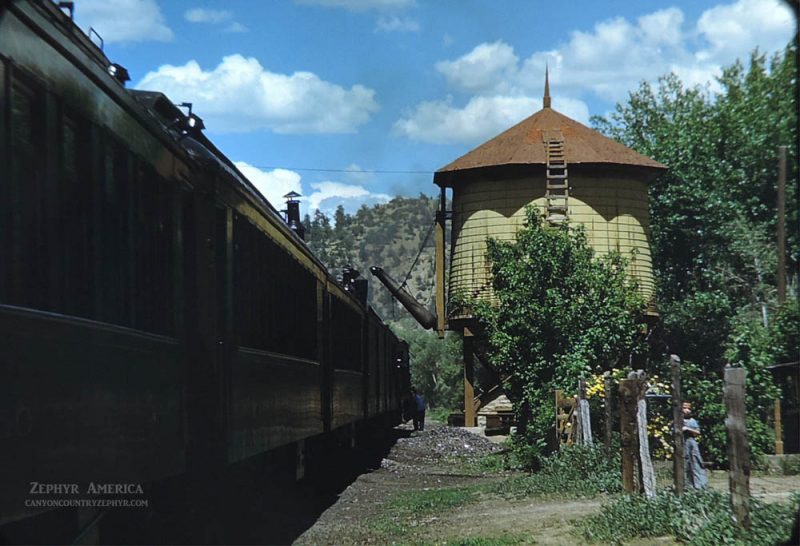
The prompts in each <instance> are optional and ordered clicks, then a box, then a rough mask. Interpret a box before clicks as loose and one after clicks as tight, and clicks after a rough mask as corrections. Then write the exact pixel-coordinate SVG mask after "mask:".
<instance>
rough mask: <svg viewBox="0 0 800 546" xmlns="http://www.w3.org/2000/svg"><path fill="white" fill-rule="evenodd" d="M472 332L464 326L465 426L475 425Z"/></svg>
mask: <svg viewBox="0 0 800 546" xmlns="http://www.w3.org/2000/svg"><path fill="white" fill-rule="evenodd" d="M473 359H474V356H473V352H472V332H470V331H469V329H468V328H464V426H465V427H474V426H475V363H474V360H473Z"/></svg>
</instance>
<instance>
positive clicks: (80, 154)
mask: <svg viewBox="0 0 800 546" xmlns="http://www.w3.org/2000/svg"><path fill="white" fill-rule="evenodd" d="M87 133H88V130H87V127H86V124H85V123H82V122H81V120H80V118H79V117H78V116H75V115H71V114H68V113H65V114H64V116H63V118H62V126H61V170H60V172H61V184H60V187H59V195H58V217H59V228H60V233H59V236H60V238H61V241H60V243H61V244H60V245H59V248H58V249H57V252H58V253H60V255H61V264H62V275H61V286H59V287H58V288H59V291H60V292H61V294H62V298H63V299H62V301H63V311H64V312H65V313H66V314H69V315H74V316H79V317H85V318H90V317H92V316H93V314H94V293H93V288H92V287H93V284H94V283H93V280H92V279H93V276H94V272H93V266H92V264H93V263H94V257H93V254H92V245H91V241H92V203H93V200H92V184H91V176H90V173H89V165H88V161H87V157H88V156H89V152H88V150H87V148H88V146H87V142H88V134H87Z"/></svg>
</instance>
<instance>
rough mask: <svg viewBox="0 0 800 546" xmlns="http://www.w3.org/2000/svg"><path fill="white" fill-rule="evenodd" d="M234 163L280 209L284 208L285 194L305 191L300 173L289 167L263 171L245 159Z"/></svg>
mask: <svg viewBox="0 0 800 546" xmlns="http://www.w3.org/2000/svg"><path fill="white" fill-rule="evenodd" d="M234 164H235V165H236V168H237V169H239V170H240V171H241V172H242V174H243V175H245V177H247V179H248V180H250V182H252V183H253V185H254V186H255V187H256V188H257V189H258V191H260V192H261V195H263V196H264V197H266V198H267V201H269V202H270V203H271V204H272V206H273V207H275V208H276V209H278V210H280V209H281V208H282V207H281V205H282V204H283V202H284V201H285V199H284V198H283V196H284V195H286V194H287V193H289V192H292V191H296V192H297V193H299V194H302V193H303V187H302V185H301V184H300V175H299V174H298V173H296V172H294V171H290V170H288V169H273V170H271V171H262V170H261V169H259V168H258V167H254V166H252V165H250V164H248V163H245V162H244V161H236V162H235V163H234Z"/></svg>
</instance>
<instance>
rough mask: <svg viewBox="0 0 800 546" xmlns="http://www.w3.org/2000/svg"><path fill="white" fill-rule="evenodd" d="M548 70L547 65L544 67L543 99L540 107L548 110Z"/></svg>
mask: <svg viewBox="0 0 800 546" xmlns="http://www.w3.org/2000/svg"><path fill="white" fill-rule="evenodd" d="M549 72H550V70H549V68H548V66H547V64H545V65H544V99H543V100H542V106H543V107H544V108H550V73H549Z"/></svg>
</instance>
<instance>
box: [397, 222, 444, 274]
mask: <svg viewBox="0 0 800 546" xmlns="http://www.w3.org/2000/svg"><path fill="white" fill-rule="evenodd" d="M435 225H436V218H434V219H433V223H432V224H431V227H429V228H428V233H427V234H426V235H425V240H424V241H422V246H420V247H419V252H417V257H416V258H414V263H412V264H411V267H410V268H409V270H408V273H406V277H405V278H404V279H403V282H402V283H401V284H400V288H405V287H406V283H407V282H408V278H409V277H410V276H411V272H412V271H414V268H415V267H416V266H417V262H418V261H419V257H420V256H422V251H423V250H425V246H427V244H428V239H430V238H431V232H432V231H433V226H435Z"/></svg>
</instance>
